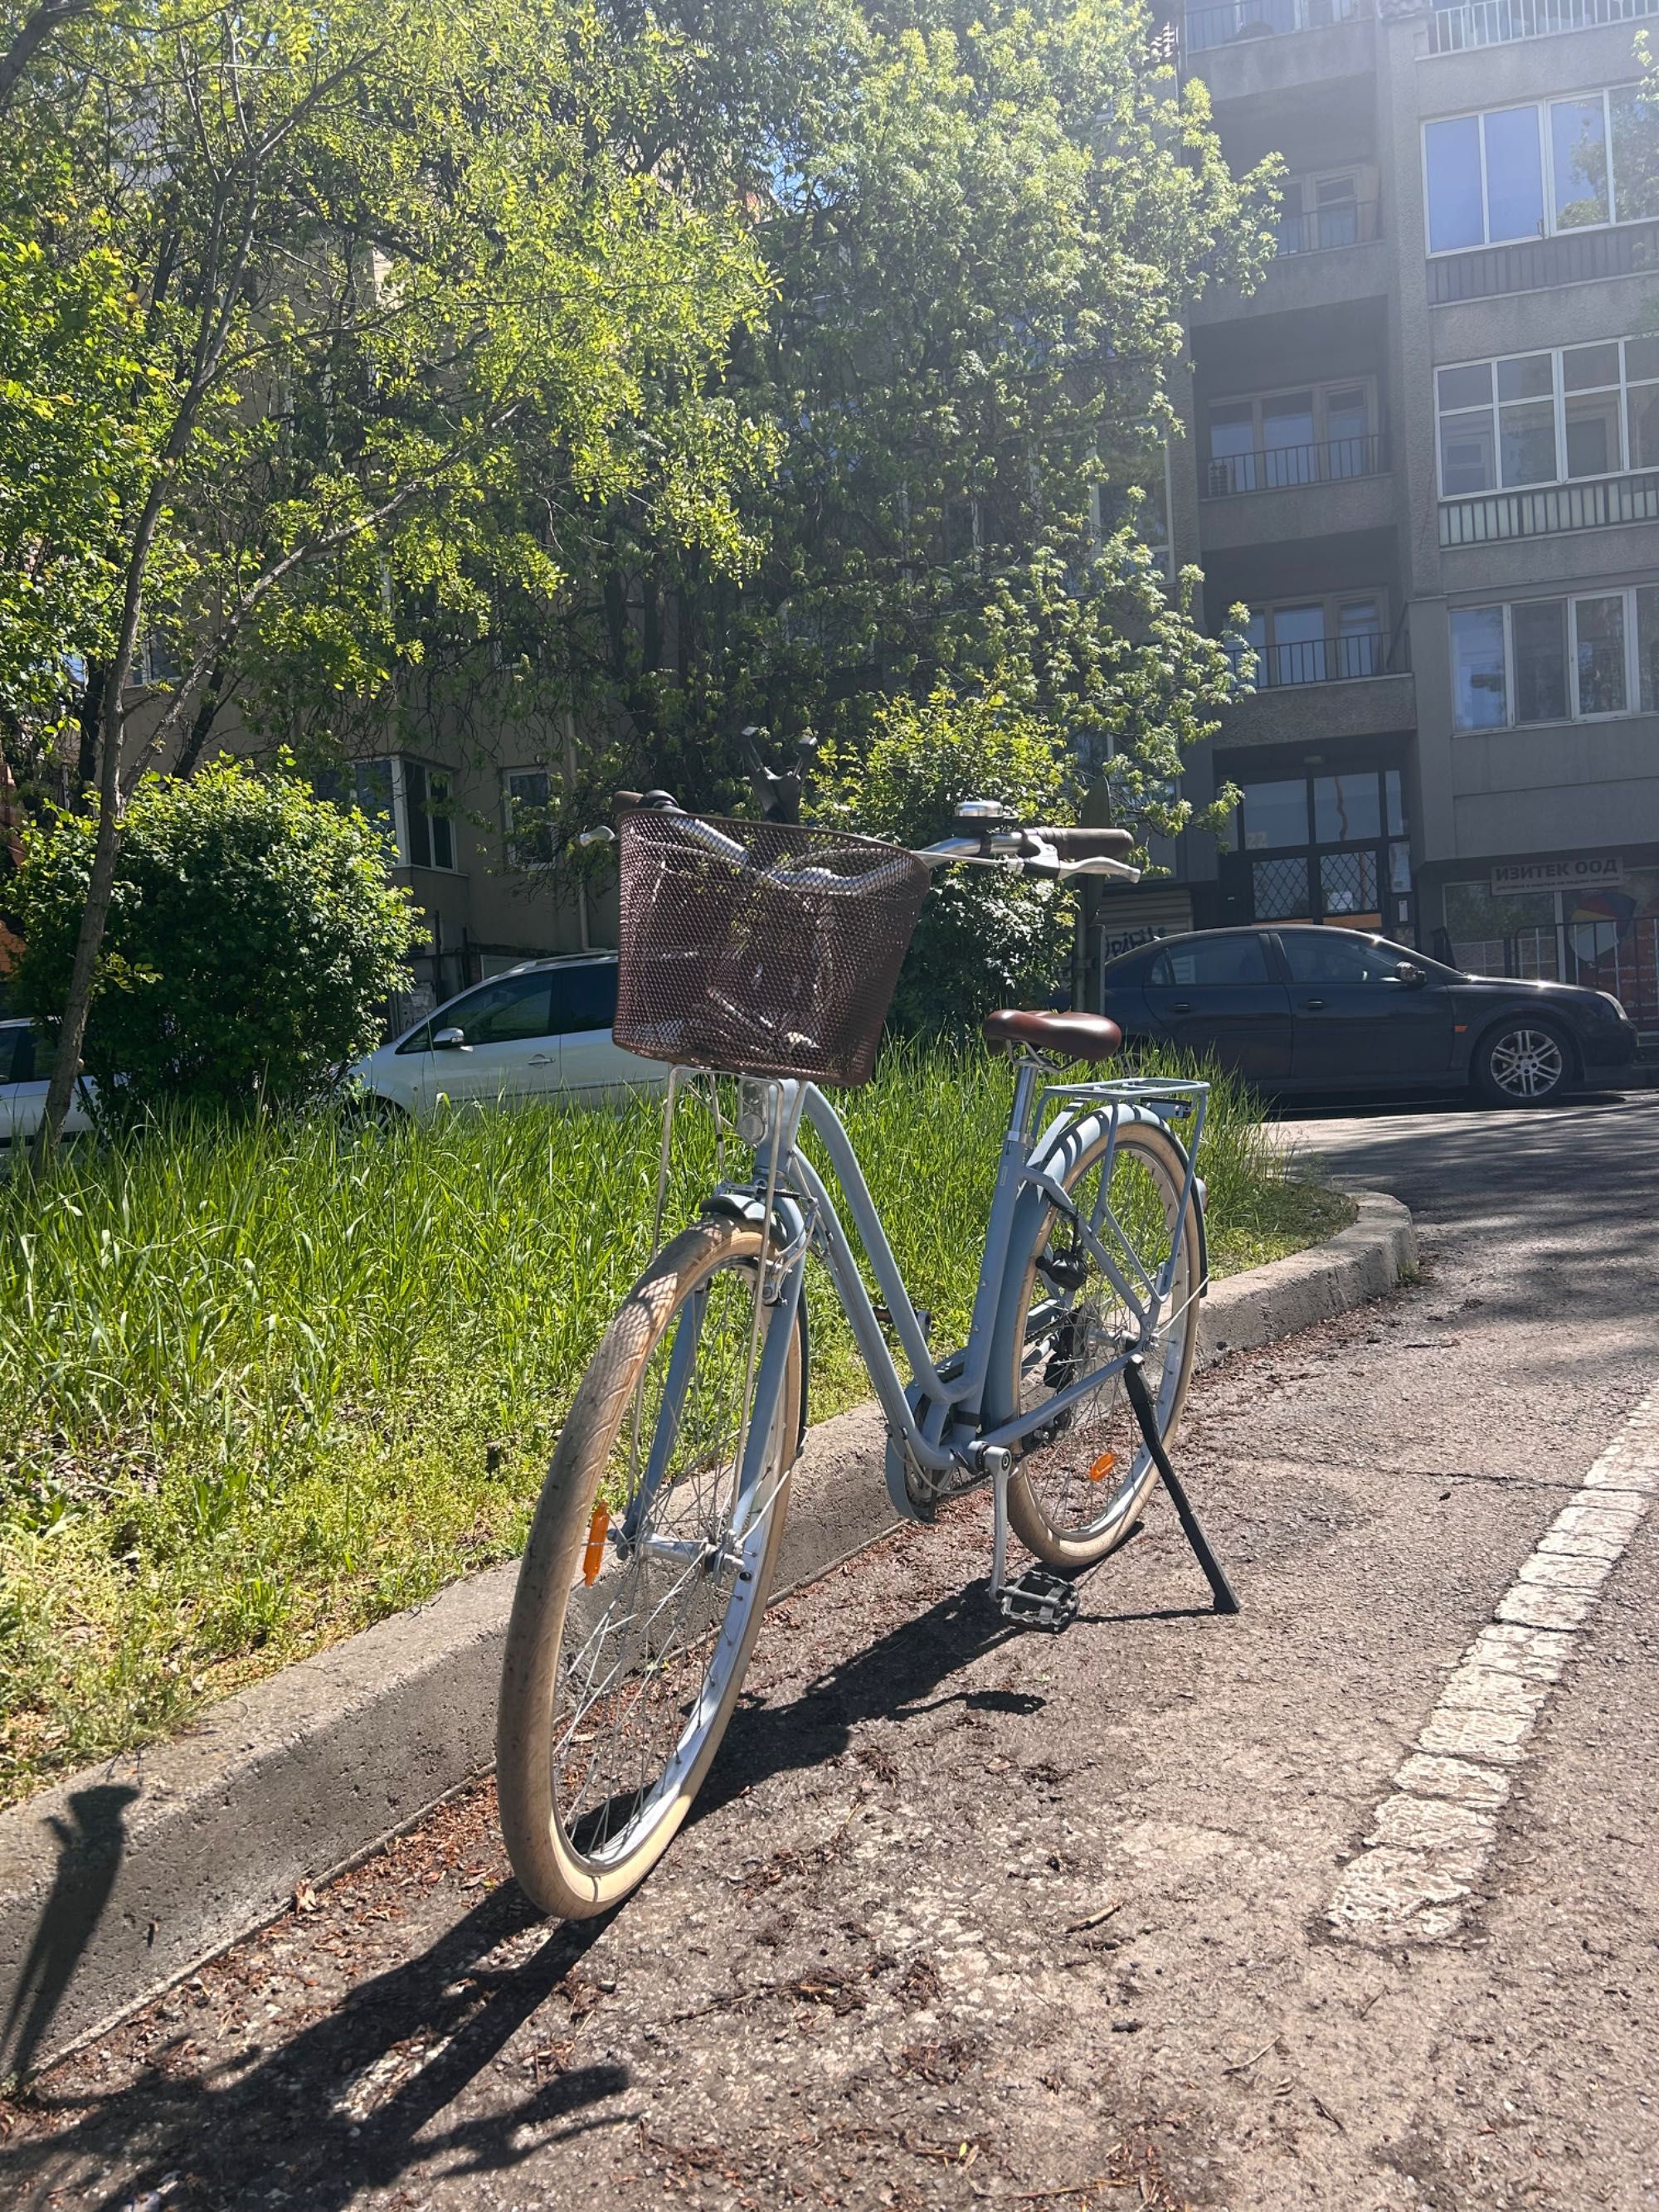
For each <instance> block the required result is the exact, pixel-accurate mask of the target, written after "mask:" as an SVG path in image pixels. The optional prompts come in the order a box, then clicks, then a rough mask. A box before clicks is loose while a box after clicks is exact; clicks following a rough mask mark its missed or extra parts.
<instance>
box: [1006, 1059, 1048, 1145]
mask: <svg viewBox="0 0 1659 2212" xmlns="http://www.w3.org/2000/svg"><path fill="white" fill-rule="evenodd" d="M1044 1072H1045V1071H1044V1069H1043V1067H1042V1063H1041V1062H1040V1061H1038V1060H1033V1059H1030V1058H1029V1057H1024V1056H1023V1057H1021V1058H1020V1059H1018V1060H1015V1062H1014V1101H1013V1104H1012V1107H1011V1108H1010V1109H1009V1112H1008V1134H1007V1137H1006V1139H1005V1141H1006V1142H1007V1143H1010V1144H1012V1143H1018V1146H1019V1147H1020V1150H1021V1151H1022V1152H1029V1151H1030V1143H1031V1116H1032V1113H1033V1111H1034V1109H1035V1108H1036V1094H1037V1085H1038V1084H1039V1083H1040V1082H1041V1080H1042V1076H1043V1073H1044Z"/></svg>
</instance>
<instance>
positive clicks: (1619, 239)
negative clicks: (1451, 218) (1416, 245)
mask: <svg viewBox="0 0 1659 2212" xmlns="http://www.w3.org/2000/svg"><path fill="white" fill-rule="evenodd" d="M1656 269H1659V222H1621V223H1620V224H1618V225H1617V226H1616V227H1615V228H1613V229H1611V230H1564V231H1562V232H1560V233H1559V235H1558V236H1556V237H1554V238H1524V239H1521V240H1517V241H1516V244H1515V245H1513V246H1477V247H1476V248H1474V251H1472V252H1468V253H1443V254H1441V255H1439V256H1438V257H1437V258H1436V259H1435V260H1433V261H1431V262H1430V264H1429V304H1430V306H1431V307H1445V306H1447V305H1448V304H1449V302H1451V301H1454V300H1489V299H1491V298H1492V297H1493V296H1494V295H1496V294H1498V293H1499V292H1541V291H1543V290H1545V289H1547V287H1549V286H1551V285H1554V284H1583V283H1589V281H1590V280H1591V279H1592V278H1594V277H1597V276H1646V275H1649V274H1650V273H1651V272H1652V271H1653V270H1656Z"/></svg>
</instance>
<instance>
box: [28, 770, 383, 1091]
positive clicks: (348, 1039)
mask: <svg viewBox="0 0 1659 2212" xmlns="http://www.w3.org/2000/svg"><path fill="white" fill-rule="evenodd" d="M96 848H97V823H96V821H95V819H94V817H89V816H87V815H74V814H65V815H64V816H61V817H59V818H58V821H57V823H56V824H55V825H54V826H53V827H52V829H51V830H50V831H49V832H48V833H46V834H42V833H41V832H40V830H38V829H37V831H36V832H35V833H34V835H33V837H32V839H31V841H30V842H29V844H28V847H27V850H26V852H25V855H24V859H23V863H22V866H21V869H20V870H19V871H18V873H17V875H16V876H15V878H14V884H13V890H14V896H15V903H16V905H17V907H18V909H19V911H20V913H21V917H22V921H23V925H24V930H25V939H24V951H23V955H22V957H21V961H20V963H19V964H18V967H17V969H16V973H15V977H14V979H13V981H14V990H15V996H16V999H17V1001H18V1004H19V1006H20V1007H21V1010H22V1011H23V1012H25V1013H28V1014H32V1015H33V1016H34V1017H35V1018H37V1019H39V1020H41V1021H43V1022H46V1023H47V1024H55V1023H56V1020H57V1017H58V1012H59V1009H60V1008H61V1007H62V1006H63V1004H64V996H65V994H66V992H67V990H68V987H69V979H70V972H71V970H72V969H73V967H74V962H75V950H76V944H77V942H78V939H79V937H80V930H81V921H82V915H83V914H84V912H85V908H86V902H87V899H88V896H89V894H90V890H91V884H92V873H93V866H94V855H95V852H96ZM415 935H416V919H415V917H414V915H413V914H412V911H411V908H410V901H409V895H408V893H407V892H406V891H404V890H398V889H397V888H395V887H394V886H393V885H392V882H391V880H390V878H388V876H387V873H386V854H385V850H384V848H383V846H382V845H381V843H380V839H379V836H378V835H377V833H376V832H375V831H374V829H372V828H371V827H370V825H369V824H368V823H367V822H366V821H365V820H364V819H363V817H362V815H361V814H358V813H356V812H351V813H343V812H342V811H340V809H338V808H337V807H335V806H331V805H328V804H327V803H326V802H325V800H322V799H317V798H315V797H314V796H313V794H312V793H311V792H310V790H309V789H308V787H307V786H306V785H304V784H303V783H301V781H298V780H297V779H296V778H295V776H293V775H284V774H281V773H278V774H276V775H268V776H261V775H258V774H256V773H254V772H253V771H252V770H251V769H248V768H247V767H246V766H245V765H242V764H239V763H234V762H230V761H220V762H217V763H213V764H211V765H210V766H209V767H207V768H205V769H204V770H203V771H202V773H201V774H200V775H197V777H196V778H195V779H194V780H193V781H184V780H181V779H179V778H177V777H155V776H151V777H147V778H146V779H145V780H144V781H143V782H141V783H140V784H139V786H138V788H137V791H136V792H135V793H134V794H133V797H132V799H131V803H130V805H128V807H127V810H126V817H125V823H124V827H123V835H122V840H121V851H120V856H119V860H118V865H117V869H116V877H115V883H114V886H113V888H112V893H111V896H110V902H109V915H108V924H107V927H106V932H105V938H104V945H103V951H102V957H101V958H100V966H99V983H98V989H97V992H96V994H95V995H94V999H93V1002H92V1006H91V1008H90V1012H89V1018H88V1024H87V1030H86V1038H85V1043H84V1047H83V1057H84V1060H85V1065H86V1068H87V1072H88V1073H89V1074H90V1075H91V1076H93V1077H94V1079H95V1080H96V1082H97V1084H98V1085H99V1100H100V1109H99V1110H100V1116H101V1117H102V1118H103V1119H105V1120H106V1121H132V1120H136V1119H139V1118H142V1117H143V1115H145V1114H146V1113H147V1112H149V1110H150V1109H153V1108H155V1106H157V1105H158V1104H160V1103H162V1102H164V1101H167V1100H183V1101H185V1102H188V1103H194V1104H202V1105H207V1106H211V1107H216V1108H219V1109H230V1110H233V1111H234V1110H237V1109H242V1110H251V1109H253V1108H254V1107H255V1106H256V1105H264V1106H265V1107H288V1106H298V1105H303V1104H305V1103H307V1102H308V1101H310V1100H312V1099H313V1098H315V1097H318V1096H319V1094H321V1093H323V1092H325V1091H327V1090H328V1089H329V1088H330V1086H331V1084H332V1082H333V1080H334V1079H335V1077H336V1076H337V1073H338V1071H339V1069H340V1067H341V1066H343V1064H344V1063H346V1062H348V1061H349V1060H355V1059H356V1057H357V1056H358V1055H359V1054H362V1053H363V1052H366V1051H368V1049H369V1048H371V1047H372V1046H373V1045H374V1043H375V1042H377V1040H378V1038H379V1036H380V1018H381V1010H382V1008H383V1006H384V1005H385V1001H386V996H387V994H388V993H389V992H391V991H393V990H395V989H397V988H398V985H399V983H400V982H401V981H404V979H405V975H406V971H405V969H404V961H405V959H406V958H407V957H408V953H409V951H410V944H411V941H412V939H413V937H414V936H415ZM117 1078H119V1079H120V1080H119V1081H118V1080H117Z"/></svg>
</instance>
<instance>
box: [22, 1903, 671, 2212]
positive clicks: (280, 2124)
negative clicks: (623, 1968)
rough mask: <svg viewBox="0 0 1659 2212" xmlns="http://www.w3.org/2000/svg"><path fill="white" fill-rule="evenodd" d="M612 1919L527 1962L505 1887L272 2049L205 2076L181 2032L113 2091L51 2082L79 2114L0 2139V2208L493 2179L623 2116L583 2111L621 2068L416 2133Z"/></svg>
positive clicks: (327, 2209)
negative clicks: (72, 2191)
mask: <svg viewBox="0 0 1659 2212" xmlns="http://www.w3.org/2000/svg"><path fill="white" fill-rule="evenodd" d="M609 1924H610V1917H609V1916H607V1917H605V1918H601V1919H596V1920H589V1921H583V1922H580V1923H565V1924H563V1925H556V1924H549V1925H548V1932H547V1933H546V1936H545V1938H544V1941H543V1942H540V1943H539V1944H538V1945H535V1947H534V1948H532V1949H531V1950H530V1951H529V1955H527V1956H524V1955H522V1954H523V1953H524V1950H525V1948H526V1944H529V1943H530V1942H532V1939H533V1937H534V1936H535V1935H536V1934H537V1933H538V1931H539V1929H541V1928H542V1926H543V1925H544V1923H542V1921H541V1916H540V1915H539V1914H538V1912H537V1911H536V1910H535V1908H534V1907H533V1906H532V1905H530V1904H529V1903H528V1902H527V1900H526V1899H525V1898H524V1897H523V1896H522V1894H521V1893H520V1891H519V1890H518V1889H517V1887H515V1886H514V1885H513V1884H511V1883H507V1884H505V1885H503V1887H501V1889H499V1890H497V1891H495V1893H492V1894H491V1895H490V1896H489V1898H488V1899H485V1901H484V1902H483V1904H481V1905H478V1906H477V1909H476V1910H475V1911H471V1912H470V1913H469V1914H468V1915H467V1916H466V1917H465V1919H464V1920H462V1921H461V1922H459V1923H458V1924H457V1925H456V1926H455V1927H454V1928H453V1929H450V1930H449V1931H448V1932H447V1934H446V1935H445V1936H443V1937H442V1939H441V1941H440V1942H437V1943H435V1944H434V1945H433V1946H432V1948H430V1949H429V1950H428V1951H427V1952H425V1953H424V1954H422V1956H421V1957H420V1958H418V1959H415V1960H410V1961H408V1962H407V1963H405V1964H404V1965H402V1966H395V1967H393V1968H392V1969H391V1970H390V1971H389V1972H386V1973H383V1974H380V1975H378V1976H376V1977H375V1978H374V1979H372V1980H369V1981H367V1982H363V1983H362V1984H359V1985H357V1986H356V1988H354V1989H352V1990H349V1992H348V1994H347V1995H346V1996H345V1997H344V1998H343V2001H342V2002H341V2003H340V2004H339V2006H338V2007H337V2008H336V2009H335V2010H334V2011H332V2012H331V2013H329V2014H327V2015H325V2017H324V2018H322V2019H321V2020H319V2021H314V2022H313V2023H312V2024H311V2025H310V2026H308V2027H305V2028H302V2029H301V2031H300V2032H299V2033H297V2034H295V2035H294V2036H292V2037H291V2038H290V2039H288V2040H286V2041H283V2042H280V2043H278V2044H276V2045H275V2046H274V2047H273V2048H271V2049H270V2050H268V2051H259V2050H258V2048H257V2046H256V2047H255V2049H254V2050H253V2051H247V2050H246V2049H243V2050H242V2051H240V2052H236V2053H234V2054H233V2055H232V2056H231V2057H228V2059H227V2060H225V2061H224V2062H222V2063H219V2064H216V2065H212V2064H210V2065H208V2066H206V2067H205V2068H204V2069H202V2070H201V2071H199V2072H198V2071H195V2070H193V2069H189V2068H188V2066H187V2064H185V2065H181V2064H180V2063H179V2058H180V2056H181V2055H182V2054H181V2052H180V2046H181V2045H184V2044H185V2040H186V2035H185V2031H184V2030H183V2029H181V2031H180V2033H179V2036H178V2038H177V2039H175V2042H174V2044H173V2054H174V2056H173V2063H172V2064H171V2065H169V2064H168V2063H166V2062H167V2054H166V2053H165V2052H164V2053H162V2054H161V2057H160V2061H159V2063H158V2062H157V2061H152V2062H151V2063H149V2064H148V2065H147V2066H146V2067H145V2068H144V2069H143V2071H142V2072H141V2073H139V2074H138V2075H137V2076H136V2077H135V2078H133V2079H132V2080H131V2081H130V2082H129V2083H128V2084H127V2085H126V2086H125V2087H121V2088H119V2089H117V2090H113V2091H112V2092H109V2093H105V2094H102V2095H100V2094H99V2093H96V2092H92V2093H85V2092H82V2093H66V2094H64V2096H63V2097H62V2099H61V2100H57V2099H55V2094H54V2092H53V2091H52V2087H51V2084H50V2082H48V2084H47V2085H46V2087H44V2088H43V2089H42V2090H41V2091H40V2092H39V2093H37V2095H36V2097H35V2100H34V2108H35V2110H36V2111H38V2112H45V2113H46V2114H47V2115H50V2114H51V2112H52V2109H53V2105H54V2102H55V2101H58V2102H59V2103H60V2104H61V2105H62V2106H69V2107H70V2108H72V2109H73V2110H74V2111H75V2112H76V2118H74V2119H73V2120H72V2121H71V2122H70V2124H69V2125H68V2126H67V2127H66V2128H64V2130H61V2131H60V2132H59V2133H58V2134H57V2135H55V2136H49V2137H43V2136H33V2137H31V2138H28V2139H26V2140H24V2141H21V2142H14V2143H13V2144H11V2145H9V2146H0V2200H3V2202H5V2203H8V2204H18V2205H21V2204H25V2203H46V2201H48V2198H49V2197H50V2198H52V2199H53V2200H58V2199H61V2198H62V2197H64V2195H66V2194H67V2193H68V2190H69V2187H70V2185H76V2186H77V2191H78V2193H77V2196H76V2202H78V2203H83V2204H85V2205H88V2206H96V2207H97V2208H98V2212H115V2208H116V2207H118V2206H125V2205H128V2204H131V2203H135V2202H136V2203H138V2204H143V2203H144V2201H145V2197H146V2193H147V2191H154V2190H155V2189H156V2188H157V2187H158V2185H160V2184H161V2182H162V2181H163V2180H164V2179H165V2178H166V2177H167V2174H168V2173H169V2172H177V2171H180V2170H182V2171H183V2172H185V2173H187V2175H188V2178H189V2179H188V2185H186V2186H185V2188H184V2189H182V2190H181V2191H179V2193H178V2194H177V2195H169V2196H168V2197H167V2200H166V2201H167V2205H168V2207H169V2208H171V2207H173V2206H175V2205H177V2206H179V2207H184V2206H186V2205H191V2204H195V2203H203V2204H209V2205H211V2206H213V2207H214V2208H215V2212H230V2208H232V2207H234V2206H237V2205H240V2204H241V2203H246V2202H249V2201H251V2200H252V2198H253V2197H255V2196H256V2195H257V2196H258V2198H259V2199H260V2201H261V2202H264V2200H265V2199H266V2198H267V2197H270V2196H271V2195H272V2193H273V2191H280V2194H281V2197H282V2199H283V2203H285V2204H286V2205H287V2206H289V2207H290V2208H292V2209H293V2212H300V2208H303V2212H339V2208H342V2207H343V2206H345V2205H347V2204H348V2203H350V2202H351V2201H352V2200H353V2199H354V2198H355V2197H356V2196H357V2195H358V2193H359V2192H360V2191H363V2190H367V2189H386V2188H389V2187H391V2186H392V2185H393V2184H395V2183H396V2181H397V2179H398V2176H399V2175H400V2174H402V2173H404V2172H405V2171H406V2170H407V2169H408V2168H409V2167H410V2166H411V2165H412V2164H414V2162H415V2161H416V2160H421V2161H422V2162H432V2163H435V2165H436V2166H438V2168H439V2169H440V2170H441V2171H444V2172H452V2173H454V2172H464V2173H489V2172H503V2171H506V2170H507V2169H509V2168H511V2167H513V2166H517V2165H519V2164H520V2163H522V2161H524V2160H526V2159H528V2158H530V2157H531V2156H532V2155H533V2154H535V2153H536V2152H537V2151H538V2150H541V2149H543V2148H545V2147H546V2145H547V2144H548V2143H549V2142H557V2141H560V2140H562V2139H563V2138H565V2137H568V2136H573V2135H577V2134H580V2133H582V2132H584V2131H586V2130H588V2129H590V2128H592V2127H596V2126H604V2125H609V2124H617V2122H619V2121H620V2120H621V2119H623V2118H629V2117H632V2116H631V2115H629V2114H626V2113H623V2114H614V2113H613V2114H606V2115H605V2116H603V2117H599V2116H589V2117H586V2118H584V2117H583V2115H584V2114H587V2113H588V2112H589V2108H590V2107H592V2106H596V2105H598V2104H600V2103H602V2102H603V2101H604V2100H606V2099H608V2098H612V2097H615V2096H617V2094H619V2093H621V2092H622V2091H623V2090H624V2089H625V2088H626V2087H628V2082H629V2075H628V2072H627V2069H625V2068H623V2067H621V2066H617V2065H603V2064H599V2065H592V2066H580V2067H574V2068H570V2069H567V2070H563V2071H560V2072H557V2073H555V2074H554V2075H551V2076H550V2079H548V2080H547V2081H544V2082H543V2083H542V2084H541V2086H539V2087H538V2088H536V2089H535V2090H534V2091H533V2092H532V2094H531V2095H529V2096H527V2097H526V2098H523V2099H522V2100H520V2101H518V2102H517V2103H514V2104H511V2105H507V2106H499V2107H496V2108H495V2109H492V2110H489V2111H488V2112H480V2113H478V2114H477V2117H471V2116H468V2115H465V2114H463V2115H461V2116H459V2117H454V2118H452V2119H451V2121H450V2124H448V2125H447V2126H445V2127H441V2128H439V2129H435V2130H432V2131H431V2132H429V2133H428V2132H423V2131H425V2130H428V2129H429V2128H430V2127H431V2124H432V2123H433V2121H435V2119H436V2118H437V2117H438V2115H439V2114H440V2113H441V2112H444V2111H445V2110H446V2108H447V2106H451V2105H453V2103H454V2102H455V2100H456V2099H457V2098H458V2097H459V2096H460V2095H461V2094H462V2093H463V2092H464V2091H465V2088H466V2087H467V2085H468V2084H469V2083H470V2082H471V2081H473V2080H474V2079H475V2078H476V2077H477V2075H479V2074H480V2073H482V2072H483V2069H485V2068H486V2067H488V2066H489V2064H490V2063H491V2062H492V2061H493V2060H494V2059H495V2057H497V2056H498V2055H499V2054H500V2052H501V2050H502V2048H503V2047H504V2045H506V2044H507V2042H508V2040H509V2039H511V2038H512V2036H513V2034H514V2033H516V2032H517V2031H518V2029H519V2028H520V2027H522V2026H523V2024H524V2023H525V2022H526V2021H527V2020H528V2019H529V2018H530V2017H531V2015H532V2014H533V2013H535V2012H536V2011H537V2010H538V2008H539V2007H540V2006H542V2005H543V2004H544V2003H546V2002H547V2001H548V2000H549V1998H550V1997H551V1996H553V1995H554V1994H555V1992H556V1990H557V1989H558V1986H559V1984H560V1983H561V1982H562V1981H563V1980H564V1978H565V1977H566V1976H567V1975H568V1973H569V1972H570V1971H571V1969H572V1968H573V1967H574V1966H575V1965H576V1964H577V1963H578V1961H579V1960H580V1959H581V1958H582V1956H583V1954H585V1953H586V1951H587V1950H588V1949H589V1948H590V1947H591V1946H592V1944H593V1943H594V1942H596V1941H597V1940H598V1938H599V1936H600V1934H601V1933H602V1932H603V1931H604V1929H605V1928H606V1927H607V1926H608V1925H609ZM514 1939H517V1940H516V1941H515V1940H514ZM503 1947H506V1949H507V1954H508V1955H507V1959H506V1960H504V1961H500V1962H498V1961H496V1960H495V1959H494V1956H493V1954H496V1953H498V1952H501V1950H502V1949H503ZM515 1958H517V1959H518V1960H520V1962H519V1963H516V1964H515V1963H513V1960H514V1959H515ZM277 2032H278V2033H280V2030H278V2031H277ZM382 2085H384V2086H382ZM561 2123H562V2124H561ZM417 2138H418V2140H417ZM117 2176H120V2177H122V2178H121V2179H116V2177H117ZM31 2185H33V2190H34V2194H33V2196H30V2195H28V2194H27V2193H26V2192H27V2191H28V2189H29V2188H30V2186H31Z"/></svg>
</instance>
